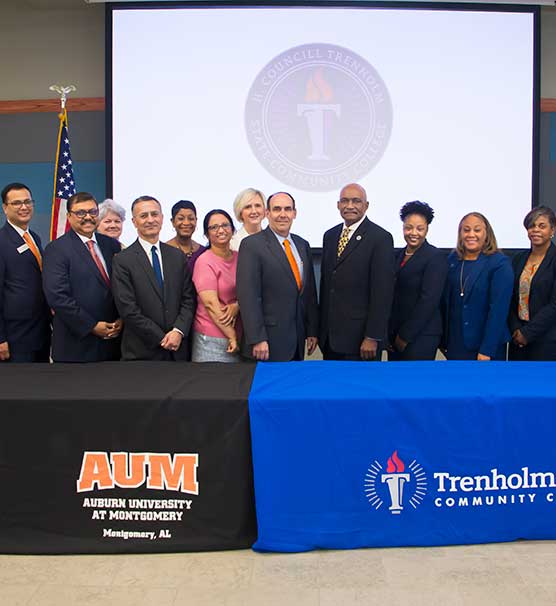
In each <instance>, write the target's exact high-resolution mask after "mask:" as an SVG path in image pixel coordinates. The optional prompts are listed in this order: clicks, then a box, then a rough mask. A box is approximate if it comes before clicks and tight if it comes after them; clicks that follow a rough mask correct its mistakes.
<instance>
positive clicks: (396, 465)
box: [386, 450, 405, 473]
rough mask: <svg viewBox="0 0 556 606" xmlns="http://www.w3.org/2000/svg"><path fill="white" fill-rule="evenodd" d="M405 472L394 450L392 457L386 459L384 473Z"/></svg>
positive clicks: (403, 465) (402, 463)
mask: <svg viewBox="0 0 556 606" xmlns="http://www.w3.org/2000/svg"><path fill="white" fill-rule="evenodd" d="M404 470H405V464H404V462H403V461H402V460H401V459H400V457H398V451H397V450H394V452H393V453H392V456H391V457H389V458H388V465H387V466H386V471H387V472H388V473H402V471H404Z"/></svg>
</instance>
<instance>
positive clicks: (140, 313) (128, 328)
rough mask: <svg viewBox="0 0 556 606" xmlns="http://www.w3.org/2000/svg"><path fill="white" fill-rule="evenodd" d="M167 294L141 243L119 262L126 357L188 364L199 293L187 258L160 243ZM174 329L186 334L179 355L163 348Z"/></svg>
mask: <svg viewBox="0 0 556 606" xmlns="http://www.w3.org/2000/svg"><path fill="white" fill-rule="evenodd" d="M160 251H161V256H162V259H161V261H162V270H163V273H164V292H162V290H161V289H160V286H159V285H158V282H157V281H156V278H155V275H154V270H153V268H152V265H151V263H150V261H149V259H148V258H147V255H146V254H145V251H144V250H143V247H142V246H141V244H140V243H139V240H136V241H135V242H134V243H133V244H132V245H131V246H129V247H128V248H126V249H124V250H123V251H122V252H121V253H120V254H118V255H117V256H116V257H115V258H114V268H113V274H112V290H113V292H114V300H115V301H116V306H117V307H118V310H119V312H120V315H121V317H122V319H123V321H124V331H123V337H122V359H124V360H170V359H174V360H187V359H188V355H189V346H188V335H189V330H190V328H191V322H192V320H193V314H194V311H195V291H194V289H193V284H192V282H191V273H190V272H189V269H188V268H187V258H186V256H185V255H184V254H183V253H182V252H181V251H180V250H178V249H176V248H173V247H172V246H168V245H167V244H164V243H162V242H161V243H160ZM172 328H178V329H179V330H181V332H183V334H184V338H183V339H182V342H181V346H180V348H179V349H178V351H176V352H173V354H170V352H168V351H166V350H164V349H162V347H160V341H162V339H163V337H164V335H165V334H166V333H167V332H168V331H169V330H171V329H172Z"/></svg>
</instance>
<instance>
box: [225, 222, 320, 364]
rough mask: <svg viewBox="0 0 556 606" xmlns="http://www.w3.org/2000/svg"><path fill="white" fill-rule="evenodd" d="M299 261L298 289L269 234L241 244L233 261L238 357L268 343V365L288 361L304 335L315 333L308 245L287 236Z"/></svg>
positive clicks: (314, 298)
mask: <svg viewBox="0 0 556 606" xmlns="http://www.w3.org/2000/svg"><path fill="white" fill-rule="evenodd" d="M290 235H291V238H292V240H293V242H294V244H295V247H296V248H297V251H298V252H299V255H300V257H301V261H302V263H303V284H302V288H301V291H299V290H298V288H297V283H296V281H295V278H294V275H293V272H292V270H291V267H290V265H289V263H288V259H287V257H286V253H285V252H284V250H283V247H282V246H281V245H280V242H279V241H278V238H276V236H275V235H274V233H273V232H272V230H271V229H270V228H269V227H267V228H266V229H265V230H263V231H261V232H259V233H257V234H254V235H252V236H249V237H247V238H245V239H244V240H242V242H241V246H240V247H239V257H238V263H237V281H236V289H237V298H238V301H239V309H240V313H241V321H242V323H243V332H244V335H243V341H242V353H243V355H245V356H247V357H251V356H252V351H253V345H255V344H256V343H260V342H261V341H268V346H269V361H271V362H288V361H290V360H293V359H294V358H295V356H296V353H300V354H301V355H303V352H304V351H305V339H306V337H316V336H317V332H318V304H317V291H316V284H315V274H314V270H313V260H312V257H311V249H310V247H309V243H308V242H307V241H306V240H304V239H303V238H300V237H299V236H296V235H295V234H290Z"/></svg>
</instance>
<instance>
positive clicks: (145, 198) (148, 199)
mask: <svg viewBox="0 0 556 606" xmlns="http://www.w3.org/2000/svg"><path fill="white" fill-rule="evenodd" d="M150 200H152V201H153V202H156V203H157V204H158V206H159V207H160V210H162V204H160V202H159V201H158V200H157V199H156V198H154V197H153V196H139V197H138V198H135V200H133V202H132V203H131V214H133V211H134V210H135V205H136V204H139V202H149V201H150Z"/></svg>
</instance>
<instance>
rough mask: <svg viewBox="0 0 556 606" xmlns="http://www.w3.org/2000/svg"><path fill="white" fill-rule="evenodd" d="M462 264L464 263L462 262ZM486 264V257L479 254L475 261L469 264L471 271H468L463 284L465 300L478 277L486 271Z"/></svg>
mask: <svg viewBox="0 0 556 606" xmlns="http://www.w3.org/2000/svg"><path fill="white" fill-rule="evenodd" d="M463 263H464V262H463ZM487 264H488V257H487V255H485V254H483V253H481V254H480V255H479V257H478V259H477V260H476V261H473V262H472V263H471V269H470V270H469V274H468V275H467V278H464V279H463V280H464V284H463V292H464V298H465V299H467V298H468V297H469V295H470V293H471V291H472V290H473V286H474V285H475V282H476V281H477V279H478V277H479V276H480V275H481V274H482V273H483V271H485V270H486V268H487Z"/></svg>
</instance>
